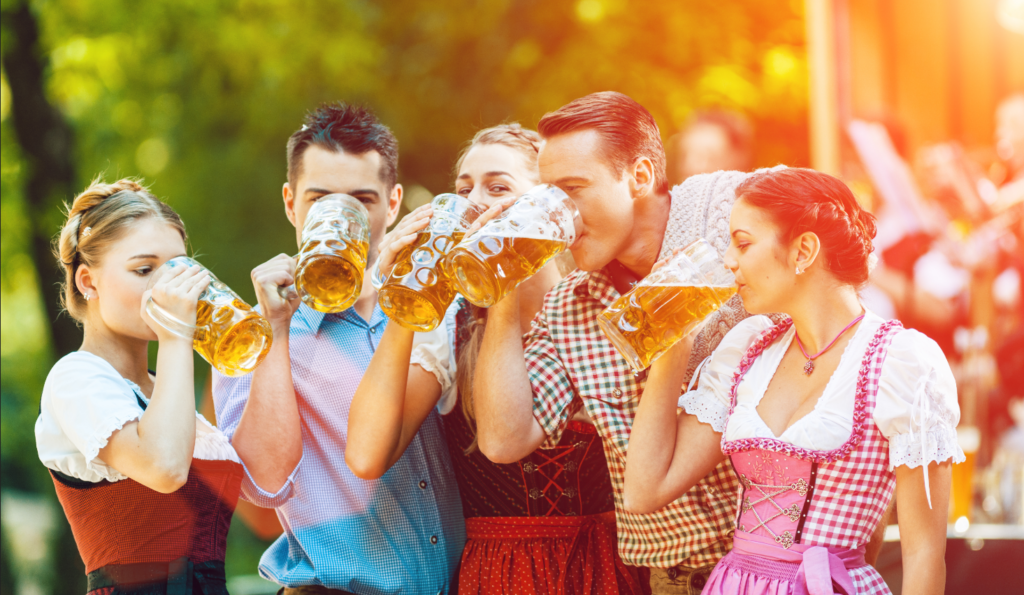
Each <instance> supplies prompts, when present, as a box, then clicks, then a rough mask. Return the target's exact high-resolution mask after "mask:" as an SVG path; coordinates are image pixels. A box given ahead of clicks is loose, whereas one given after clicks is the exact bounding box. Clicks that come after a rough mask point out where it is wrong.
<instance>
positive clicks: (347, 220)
mask: <svg viewBox="0 0 1024 595" xmlns="http://www.w3.org/2000/svg"><path fill="white" fill-rule="evenodd" d="M369 246H370V222H369V214H368V213H367V212H366V207H364V206H363V203H361V202H359V201H358V200H356V199H355V198H353V197H351V196H349V195H347V194H328V195H327V196H324V197H323V198H321V199H319V200H318V201H316V204H314V205H313V206H312V207H310V209H309V213H307V214H306V223H305V224H304V225H303V226H302V248H300V249H299V255H298V257H297V258H298V264H297V265H296V268H295V285H290V286H288V287H282V288H280V289H279V290H278V293H279V294H280V295H281V297H283V298H285V299H294V298H295V297H299V298H301V299H302V301H303V302H304V303H305V304H306V305H307V306H309V307H310V308H313V309H314V310H318V311H320V312H326V313H328V314H330V313H335V312H342V311H344V310H347V309H348V308H350V307H351V306H352V304H354V303H355V302H356V299H357V298H358V297H359V293H360V292H361V291H362V289H363V271H364V270H365V269H366V256H367V253H368V252H369Z"/></svg>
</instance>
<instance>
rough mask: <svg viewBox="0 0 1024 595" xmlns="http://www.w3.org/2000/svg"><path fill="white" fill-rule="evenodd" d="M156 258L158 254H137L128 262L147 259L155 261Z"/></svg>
mask: <svg viewBox="0 0 1024 595" xmlns="http://www.w3.org/2000/svg"><path fill="white" fill-rule="evenodd" d="M182 256H184V254H182ZM156 257H157V256H156V254H136V255H135V256H132V257H131V258H129V259H128V260H146V259H154V258H156Z"/></svg>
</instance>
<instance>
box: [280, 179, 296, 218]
mask: <svg viewBox="0 0 1024 595" xmlns="http://www.w3.org/2000/svg"><path fill="white" fill-rule="evenodd" d="M281 196H282V197H283V198H284V214H285V216H287V217H288V220H289V221H291V222H292V225H293V226H295V193H294V192H292V186H291V184H289V183H288V182H285V183H284V186H282V187H281Z"/></svg>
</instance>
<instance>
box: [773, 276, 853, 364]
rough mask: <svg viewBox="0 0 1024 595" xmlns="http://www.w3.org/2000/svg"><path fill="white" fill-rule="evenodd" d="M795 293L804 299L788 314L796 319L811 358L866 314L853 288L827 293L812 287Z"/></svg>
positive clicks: (828, 289)
mask: <svg viewBox="0 0 1024 595" xmlns="http://www.w3.org/2000/svg"><path fill="white" fill-rule="evenodd" d="M807 281H812V280H811V279H808V280H807ZM795 293H796V294H797V295H798V296H800V297H799V298H798V300H797V303H795V304H793V307H792V308H789V309H788V310H791V311H787V314H789V315H790V318H792V319H793V326H794V327H796V332H797V334H798V335H800V342H801V343H803V345H804V349H806V350H807V353H810V354H815V353H818V352H819V351H821V350H822V349H824V348H825V347H826V346H827V345H828V344H829V343H831V342H832V340H833V339H835V338H836V335H838V334H839V333H840V332H842V330H843V329H844V328H845V327H846V325H848V324H850V323H851V322H852V321H853V320H854V319H855V318H857V317H858V316H860V315H861V314H862V313H863V312H864V307H863V306H861V304H860V300H859V299H858V297H857V291H856V290H855V289H854V288H853V287H851V286H849V285H843V286H840V287H829V288H827V289H826V290H824V291H821V290H814V289H812V288H811V287H810V286H809V287H807V288H805V289H804V290H799V289H798V291H797V292H795Z"/></svg>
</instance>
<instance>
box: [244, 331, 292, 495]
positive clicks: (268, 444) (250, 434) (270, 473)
mask: <svg viewBox="0 0 1024 595" xmlns="http://www.w3.org/2000/svg"><path fill="white" fill-rule="evenodd" d="M275 335H276V336H277V337H279V338H278V339H276V340H275V341H274V344H273V346H272V347H271V349H270V353H268V354H267V357H266V359H265V360H263V363H262V364H260V366H259V367H258V368H256V370H255V371H254V372H253V375H252V387H251V388H250V390H249V398H248V400H247V401H246V404H245V409H244V410H243V412H242V418H241V420H239V423H238V428H237V429H236V430H235V434H234V436H233V437H232V439H231V443H232V445H233V446H234V447H235V451H236V452H238V456H239V457H241V459H242V460H243V461H244V462H245V465H246V467H247V468H248V470H249V473H250V474H251V475H252V477H253V479H254V480H255V481H256V483H257V484H258V485H259V486H260V487H261V488H263V489H264V490H266V491H268V492H276V491H277V490H279V489H280V488H281V486H283V485H284V484H285V482H286V481H287V479H288V476H289V474H291V472H292V470H294V469H295V466H296V465H298V464H299V461H300V460H301V459H302V423H301V421H300V418H299V407H298V403H297V402H296V396H295V387H294V385H293V384H292V371H291V356H290V354H289V351H288V334H287V331H285V332H280V333H279V332H276V329H275Z"/></svg>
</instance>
